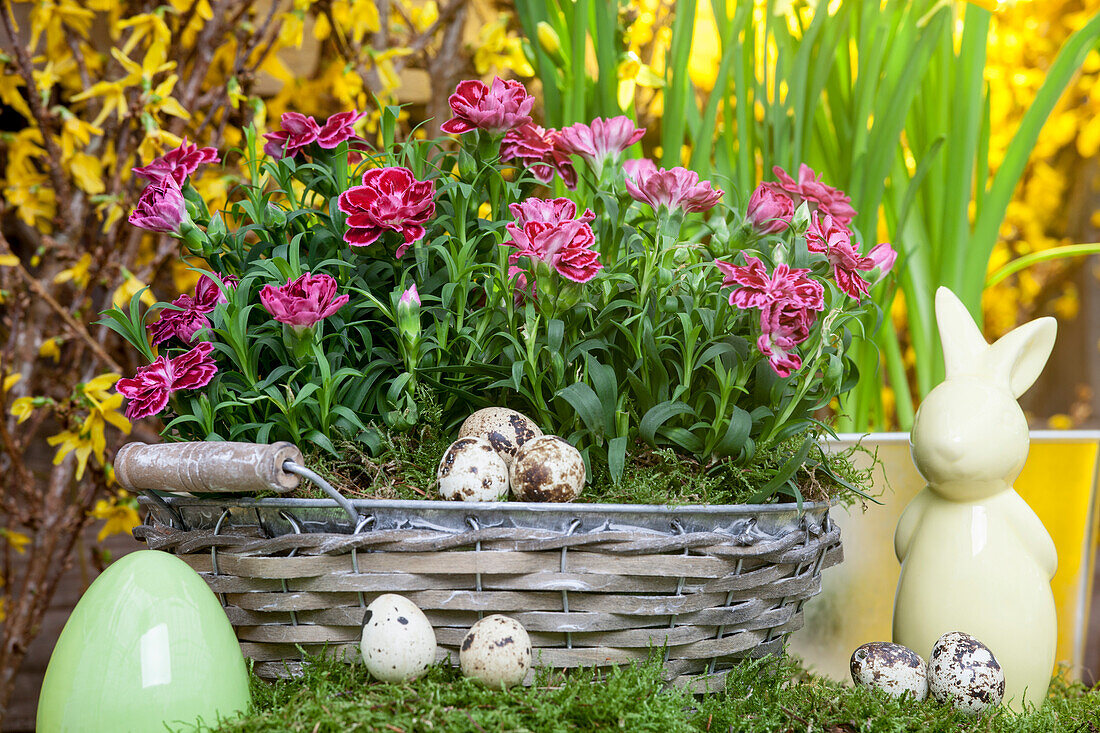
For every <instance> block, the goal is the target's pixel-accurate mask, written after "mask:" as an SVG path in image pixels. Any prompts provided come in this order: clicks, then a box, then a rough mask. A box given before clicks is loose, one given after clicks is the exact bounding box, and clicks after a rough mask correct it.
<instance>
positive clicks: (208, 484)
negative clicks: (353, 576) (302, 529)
mask: <svg viewBox="0 0 1100 733" xmlns="http://www.w3.org/2000/svg"><path fill="white" fill-rule="evenodd" d="M304 461H305V459H304V458H303V456H302V451H300V450H298V447H297V446H295V445H294V444H293V443H287V442H280V443H272V444H271V445H261V444H256V443H230V442H220V441H202V442H195V443H156V444H152V445H150V444H146V443H138V442H134V443H127V444H126V445H124V446H122V448H120V449H119V451H118V455H117V456H116V457H115V477H116V478H117V479H118V482H119V484H121V485H122V487H123V488H125V489H127V490H129V491H134V492H138V491H150V492H153V491H160V492H167V493H172V494H180V493H187V494H209V493H257V492H261V491H274V492H276V493H279V494H283V493H286V492H288V491H291V490H292V489H295V488H297V487H298V484H299V483H300V479H299V477H303V478H306V479H308V480H309V481H312V482H313V483H314V484H316V485H317V486H318V487H319V488H320V489H321V490H322V491H324V492H325V493H326V494H327V495H328V496H329V498H331V499H332V500H333V501H335V502H336V503H337V504H338V505H340V507H341V508H342V509H343V510H344V511H345V512H347V514H348V516H349V517H351V519H352V521H353V522H354V521H357V520H358V518H359V514H358V512H356V511H355V508H354V507H352V505H351V502H350V501H348V500H347V499H346V498H344V496H343V495H342V494H340V492H338V491H337V490H336V489H334V488H333V487H332V486H331V485H330V484H329V483H328V482H327V481H325V480H324V479H323V478H321V477H320V476H318V475H317V474H316V473H314V472H313V471H311V470H309V469H308V468H306V467H305V466H303V465H302V464H303V463H304Z"/></svg>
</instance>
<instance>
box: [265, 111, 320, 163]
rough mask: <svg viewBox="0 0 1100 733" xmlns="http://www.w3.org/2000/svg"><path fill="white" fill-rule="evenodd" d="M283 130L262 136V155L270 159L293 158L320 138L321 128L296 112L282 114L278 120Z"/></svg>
mask: <svg viewBox="0 0 1100 733" xmlns="http://www.w3.org/2000/svg"><path fill="white" fill-rule="evenodd" d="M279 121H280V122H281V123H282V126H283V129H281V130H278V131H276V132H269V133H266V134H265V135H264V137H265V138H267V143H266V144H264V153H266V154H267V155H270V156H271V157H272V158H293V157H294V156H295V155H297V153H298V151H299V150H301V149H302V148H304V147H306V146H307V145H309V144H310V143H315V142H317V141H318V138H319V137H320V136H321V126H320V125H318V124H317V120H315V119H313V118H312V117H308V116H306V115H303V114H300V113H298V112H284V113H283V116H282V117H280V118H279Z"/></svg>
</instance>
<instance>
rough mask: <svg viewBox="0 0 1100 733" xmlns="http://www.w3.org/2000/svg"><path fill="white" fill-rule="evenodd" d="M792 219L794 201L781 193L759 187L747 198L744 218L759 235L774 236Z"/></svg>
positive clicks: (765, 187)
mask: <svg viewBox="0 0 1100 733" xmlns="http://www.w3.org/2000/svg"><path fill="white" fill-rule="evenodd" d="M793 217H794V201H791V197H790V196H788V195H787V194H785V193H783V192H782V191H773V190H772V189H770V188H768V187H767V186H764V185H760V186H757V187H756V190H755V191H753V192H752V197H751V198H749V207H748V211H747V212H746V214H745V218H746V219H747V220H748V221H749V222H750V223H751V224H752V226H753V228H754V229H755V230H756V231H757V232H759V233H760V234H776V233H778V232H781V231H783V230H784V229H786V228H787V227H788V226H790V224H791V219H792V218H793Z"/></svg>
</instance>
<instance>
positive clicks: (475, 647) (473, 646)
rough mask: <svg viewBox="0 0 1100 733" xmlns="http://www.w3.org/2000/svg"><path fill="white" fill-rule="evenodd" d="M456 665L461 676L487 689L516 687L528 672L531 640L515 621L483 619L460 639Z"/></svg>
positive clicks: (501, 617) (512, 619) (496, 616)
mask: <svg viewBox="0 0 1100 733" xmlns="http://www.w3.org/2000/svg"><path fill="white" fill-rule="evenodd" d="M458 666H459V667H460V668H461V669H462V674H463V675H464V676H466V677H470V678H471V679H475V680H477V681H478V682H481V683H482V684H484V685H486V686H487V687H493V688H504V687H511V686H512V685H518V684H519V683H521V682H523V678H524V677H526V676H527V672H528V670H530V669H531V638H530V637H529V636H528V635H527V630H526V629H525V628H523V625H522V624H521V623H520V622H519V621H516V620H515V619H514V618H509V617H508V616H502V615H500V614H493V615H492V616H486V617H485V618H483V619H481V620H480V621H478V622H477V623H476V624H474V625H473V626H472V627H470V630H469V632H467V634H466V637H465V638H464V639H463V640H462V646H461V647H459V651H458Z"/></svg>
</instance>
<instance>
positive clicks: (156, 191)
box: [127, 177, 191, 235]
mask: <svg viewBox="0 0 1100 733" xmlns="http://www.w3.org/2000/svg"><path fill="white" fill-rule="evenodd" d="M127 221H129V222H130V223H131V224H132V225H134V226H136V227H140V228H141V229H147V230H149V231H151V232H165V233H168V234H177V235H178V234H179V233H180V230H181V229H182V228H183V224H184V222H190V221H191V217H190V216H188V214H187V204H186V202H185V201H184V199H183V192H182V191H180V187H179V184H177V183H176V181H175V179H174V178H171V177H167V178H163V179H161V180H160V182H158V183H150V184H149V185H148V186H146V187H145V190H144V191H142V192H141V198H140V199H138V202H137V206H136V207H134V210H133V211H131V212H130V216H129V218H128V219H127Z"/></svg>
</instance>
